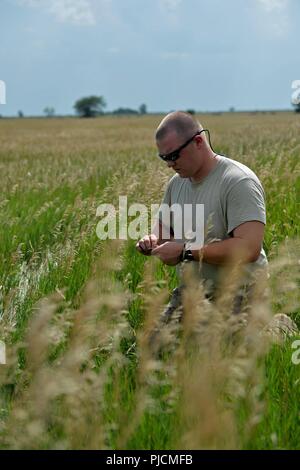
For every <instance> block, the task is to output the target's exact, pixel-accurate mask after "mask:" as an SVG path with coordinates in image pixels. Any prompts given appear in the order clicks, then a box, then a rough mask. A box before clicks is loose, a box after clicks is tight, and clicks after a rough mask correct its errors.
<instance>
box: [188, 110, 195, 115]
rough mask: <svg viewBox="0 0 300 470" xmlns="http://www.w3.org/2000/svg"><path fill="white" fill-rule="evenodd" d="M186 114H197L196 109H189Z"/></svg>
mask: <svg viewBox="0 0 300 470" xmlns="http://www.w3.org/2000/svg"><path fill="white" fill-rule="evenodd" d="M186 112H187V113H189V114H192V115H193V114H196V111H195V110H194V109H187V110H186Z"/></svg>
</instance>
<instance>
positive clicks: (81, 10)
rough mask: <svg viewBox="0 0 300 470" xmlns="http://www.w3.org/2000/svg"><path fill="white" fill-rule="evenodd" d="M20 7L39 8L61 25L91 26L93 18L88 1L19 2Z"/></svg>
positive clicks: (23, 0) (43, 0) (38, 0)
mask: <svg viewBox="0 0 300 470" xmlns="http://www.w3.org/2000/svg"><path fill="white" fill-rule="evenodd" d="M19 3H20V4H21V5H25V6H29V7H39V8H42V9H43V10H46V11H48V12H49V13H50V14H52V15H53V16H54V17H55V19H56V20H57V21H59V22H61V23H72V24H77V25H91V24H94V23H95V16H94V13H93V10H92V6H91V3H90V0H19Z"/></svg>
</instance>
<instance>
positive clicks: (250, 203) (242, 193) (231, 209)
mask: <svg viewBox="0 0 300 470" xmlns="http://www.w3.org/2000/svg"><path fill="white" fill-rule="evenodd" d="M226 216H227V233H228V234H230V233H231V232H232V231H233V230H234V229H235V228H236V227H238V226H239V225H241V224H243V223H245V222H250V221H251V220H257V221H259V222H262V223H263V224H266V208H265V198H264V190H263V188H262V186H261V185H260V184H259V182H256V181H255V180H254V179H251V178H245V179H242V180H241V181H239V182H238V183H236V184H235V185H234V186H233V187H232V188H231V189H230V190H229V193H228V195H227V201H226Z"/></svg>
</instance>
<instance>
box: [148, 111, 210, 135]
mask: <svg viewBox="0 0 300 470" xmlns="http://www.w3.org/2000/svg"><path fill="white" fill-rule="evenodd" d="M202 129H203V127H202V126H201V124H200V123H199V122H198V121H197V120H196V119H195V118H194V117H193V116H192V115H191V114H189V113H185V112H183V111H174V112H172V113H169V114H168V115H167V116H165V117H164V119H163V120H162V121H161V123H160V124H159V126H158V128H157V130H156V133H155V139H156V140H160V139H162V138H164V137H165V136H166V135H167V134H168V133H169V132H171V131H175V132H176V134H177V135H178V136H179V137H181V138H182V139H188V138H190V137H191V135H193V134H194V133H196V132H197V131H199V130H202Z"/></svg>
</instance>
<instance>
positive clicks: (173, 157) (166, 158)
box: [158, 129, 207, 162]
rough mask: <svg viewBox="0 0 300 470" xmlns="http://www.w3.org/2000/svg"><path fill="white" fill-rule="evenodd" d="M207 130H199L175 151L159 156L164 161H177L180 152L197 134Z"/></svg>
mask: <svg viewBox="0 0 300 470" xmlns="http://www.w3.org/2000/svg"><path fill="white" fill-rule="evenodd" d="M204 131H207V129H202V130H201V131H197V132H196V134H194V135H193V137H191V138H190V139H189V140H187V141H186V142H185V143H184V144H183V145H181V146H180V147H178V149H176V150H173V152H170V153H168V154H167V155H161V154H160V153H159V154H158V156H159V157H160V158H161V159H162V160H163V161H164V162H170V161H171V162H175V161H176V160H177V159H178V158H179V157H180V152H181V150H183V149H184V148H185V147H187V146H188V145H189V144H190V143H191V142H192V141H193V140H194V138H195V137H196V136H197V135H200V134H201V132H204Z"/></svg>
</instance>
